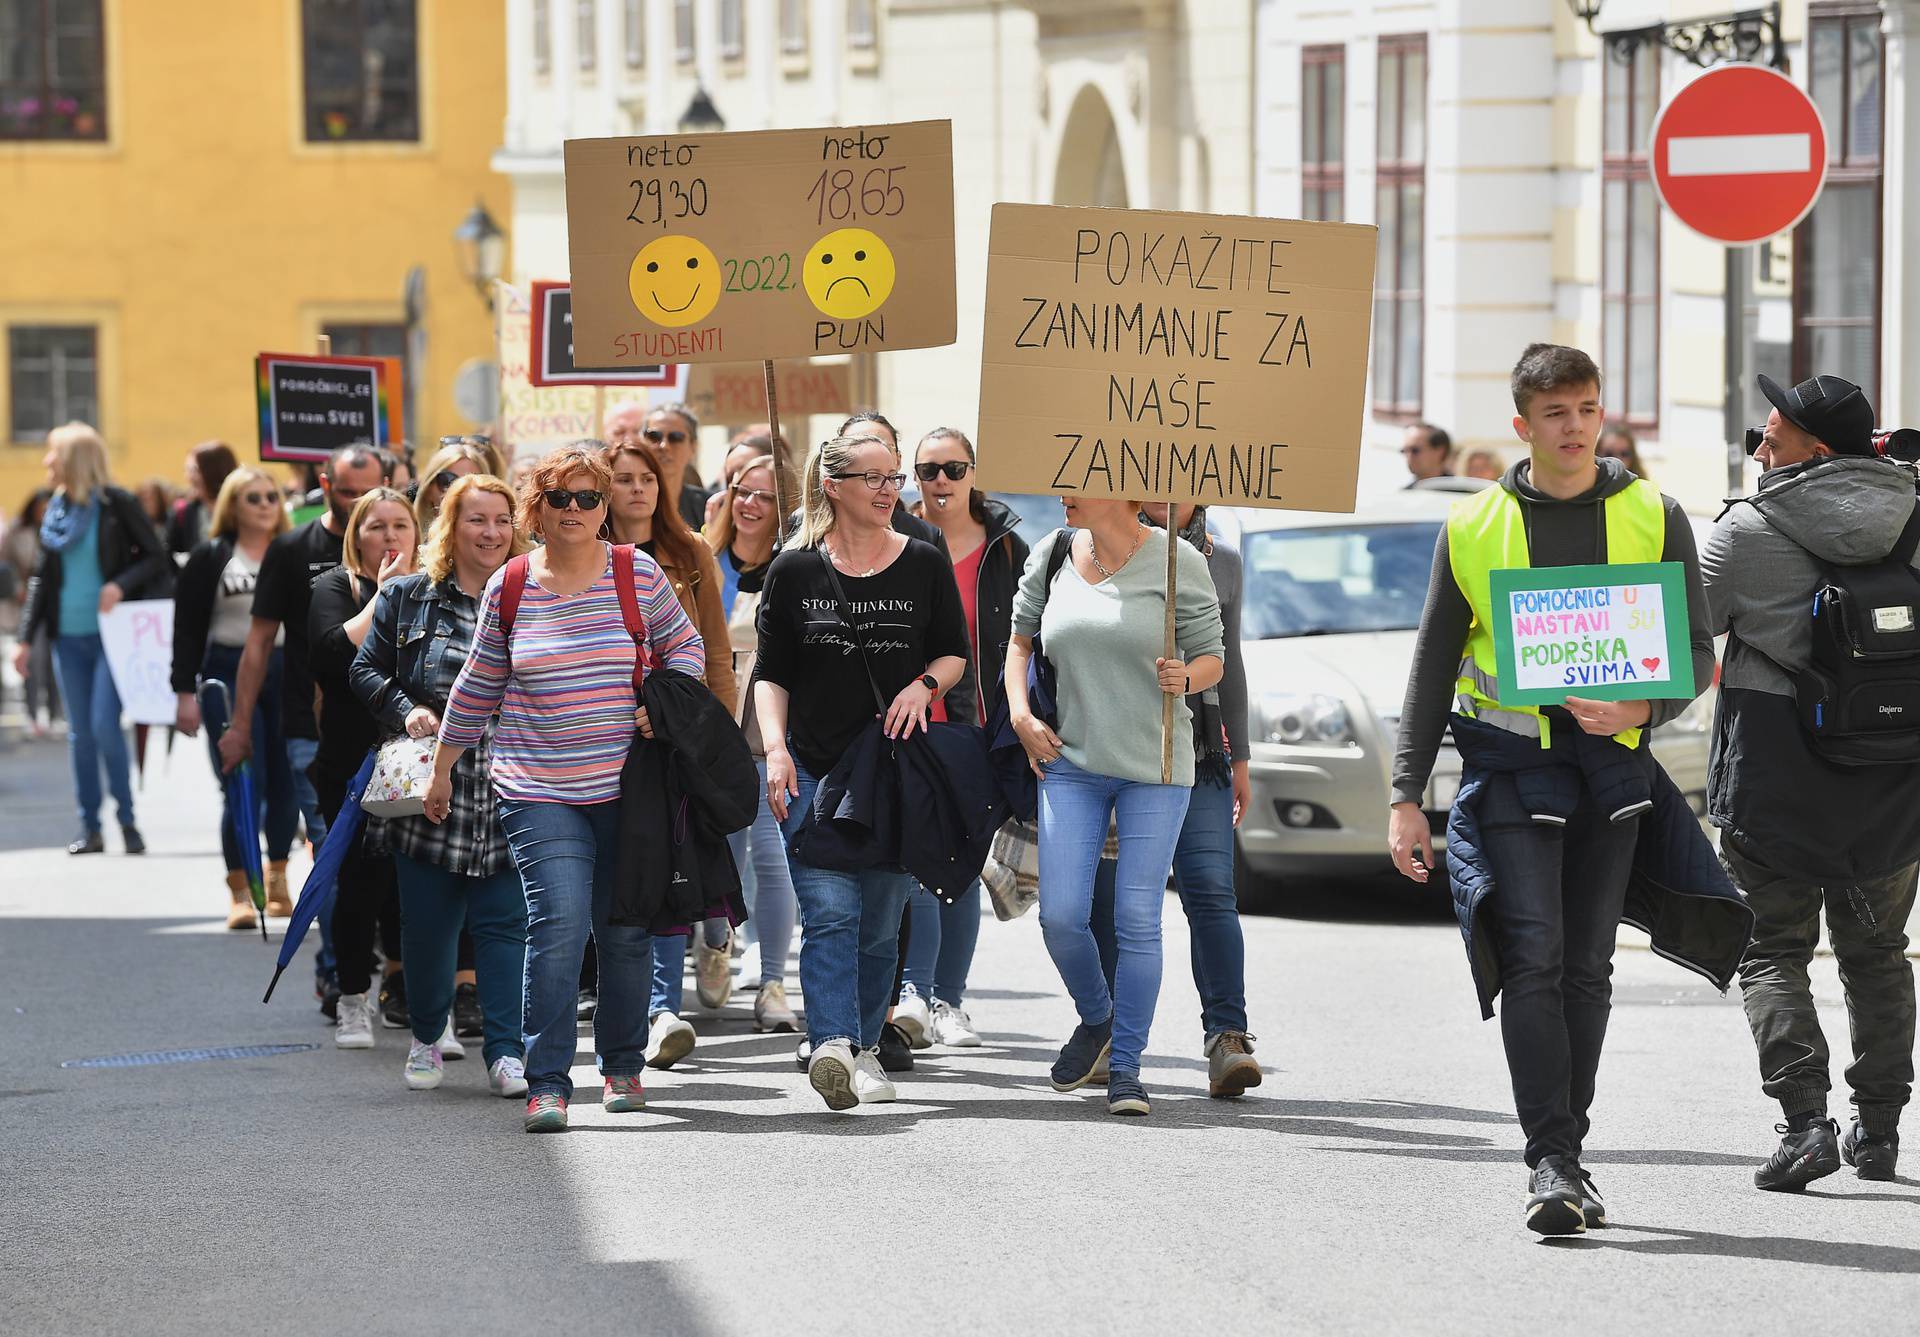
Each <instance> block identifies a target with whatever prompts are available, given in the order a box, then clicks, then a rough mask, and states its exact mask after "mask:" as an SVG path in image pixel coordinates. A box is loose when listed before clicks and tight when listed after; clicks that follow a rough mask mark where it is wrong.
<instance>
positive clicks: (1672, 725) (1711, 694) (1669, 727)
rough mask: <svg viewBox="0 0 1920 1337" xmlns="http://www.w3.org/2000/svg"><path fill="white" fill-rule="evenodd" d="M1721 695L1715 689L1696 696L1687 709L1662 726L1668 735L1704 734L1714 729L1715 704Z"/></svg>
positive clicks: (1709, 689)
mask: <svg viewBox="0 0 1920 1337" xmlns="http://www.w3.org/2000/svg"><path fill="white" fill-rule="evenodd" d="M1719 696H1720V693H1719V692H1717V691H1715V690H1714V689H1713V688H1708V689H1707V690H1706V691H1704V692H1702V693H1700V695H1699V696H1696V697H1695V698H1694V699H1693V701H1692V702H1691V703H1690V704H1689V705H1688V706H1687V708H1686V709H1685V710H1683V711H1681V712H1680V713H1679V714H1678V715H1675V716H1674V717H1673V718H1672V719H1670V720H1668V721H1667V722H1666V723H1665V724H1664V725H1662V726H1661V729H1662V731H1663V732H1666V733H1684V734H1703V733H1707V732H1709V731H1710V730H1711V729H1712V728H1713V707H1714V702H1715V701H1717V700H1718V699H1719Z"/></svg>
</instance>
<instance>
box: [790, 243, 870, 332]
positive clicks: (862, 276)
mask: <svg viewBox="0 0 1920 1337" xmlns="http://www.w3.org/2000/svg"><path fill="white" fill-rule="evenodd" d="M800 282H801V284H802V285H803V286H804V287H805V288H806V290H807V297H808V298H809V299H810V300H811V301H812V302H813V304H814V306H816V307H817V308H819V310H820V313H821V314H822V315H827V316H832V317H833V318H834V319H835V320H858V319H859V318H860V317H861V316H864V315H867V314H869V313H870V312H873V311H876V310H878V309H879V307H880V304H881V303H882V302H884V301H886V300H887V296H888V294H890V293H891V292H892V291H893V252H892V251H890V250H888V249H887V244H886V243H885V242H884V241H881V240H880V238H878V237H876V236H874V235H873V233H871V232H869V231H867V230H866V229H865V228H863V227H843V228H841V229H840V230H839V231H837V232H829V233H828V234H827V235H826V236H824V237H822V238H820V240H819V241H816V242H815V243H814V244H813V249H812V250H810V251H808V252H807V258H806V261H805V263H803V264H802V265H801V266H800Z"/></svg>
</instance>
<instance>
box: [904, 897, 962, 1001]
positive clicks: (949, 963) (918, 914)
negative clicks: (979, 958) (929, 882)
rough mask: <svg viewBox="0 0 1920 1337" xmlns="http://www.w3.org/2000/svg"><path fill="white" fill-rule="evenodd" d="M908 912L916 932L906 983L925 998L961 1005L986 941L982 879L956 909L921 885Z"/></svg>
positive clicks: (910, 939) (911, 936)
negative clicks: (976, 950) (980, 945)
mask: <svg viewBox="0 0 1920 1337" xmlns="http://www.w3.org/2000/svg"><path fill="white" fill-rule="evenodd" d="M907 913H908V914H909V915H910V916H912V919H913V931H912V932H911V933H909V934H908V935H907V968H906V976H905V979H904V983H906V984H911V985H912V986H913V987H914V989H915V990H916V991H917V992H918V993H919V994H920V996H921V997H922V998H925V999H928V1000H932V999H935V998H937V999H939V1000H940V1001H941V1002H943V1003H947V1004H949V1005H951V1006H953V1007H959V1006H960V1004H961V1001H962V1000H963V999H964V997H965V996H966V992H967V972H968V971H969V970H970V969H972V968H973V949H974V945H975V944H976V943H978V942H979V941H980V879H979V878H975V879H974V880H973V882H972V884H971V885H969V886H968V887H967V889H966V890H965V891H963V892H961V893H960V897H959V899H958V900H956V901H954V903H953V904H952V905H948V904H947V903H946V902H944V901H942V900H941V899H940V898H939V897H938V896H935V895H934V894H933V893H932V892H930V891H928V890H927V889H926V888H925V887H915V888H914V889H913V898H912V899H911V900H909V901H908V902H907Z"/></svg>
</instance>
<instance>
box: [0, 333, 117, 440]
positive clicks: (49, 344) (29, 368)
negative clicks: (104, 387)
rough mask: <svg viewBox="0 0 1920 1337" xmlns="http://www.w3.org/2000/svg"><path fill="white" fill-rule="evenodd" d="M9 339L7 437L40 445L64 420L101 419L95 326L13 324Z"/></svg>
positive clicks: (97, 422) (83, 420) (97, 335)
mask: <svg viewBox="0 0 1920 1337" xmlns="http://www.w3.org/2000/svg"><path fill="white" fill-rule="evenodd" d="M6 336H7V403H8V405H9V409H8V415H7V416H8V418H9V419H10V421H9V423H8V433H9V437H10V439H11V440H12V441H13V442H14V444H16V445H21V444H25V445H35V446H37V445H40V444H41V443H42V442H44V441H45V440H46V436H47V433H48V432H50V431H52V430H53V429H54V428H55V427H58V426H59V425H60V424H61V423H63V422H90V423H93V424H95V425H96V426H97V425H98V424H99V420H100V384H99V377H100V372H99V354H98V351H97V350H98V345H99V331H98V330H96V329H95V328H94V327H93V326H92V325H13V326H10V327H8V329H7V331H6Z"/></svg>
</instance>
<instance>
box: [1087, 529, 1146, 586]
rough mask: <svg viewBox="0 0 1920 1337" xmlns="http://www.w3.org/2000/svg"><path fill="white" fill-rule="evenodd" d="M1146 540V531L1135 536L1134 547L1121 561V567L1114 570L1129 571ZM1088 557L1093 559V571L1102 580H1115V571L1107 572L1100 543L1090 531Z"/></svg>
mask: <svg viewBox="0 0 1920 1337" xmlns="http://www.w3.org/2000/svg"><path fill="white" fill-rule="evenodd" d="M1145 538H1146V533H1145V531H1141V532H1140V533H1137V534H1135V535H1134V538H1133V546H1132V547H1131V548H1128V549H1127V555H1126V557H1125V558H1123V559H1122V560H1121V562H1120V565H1119V566H1116V567H1115V568H1113V571H1124V570H1126V569H1127V563H1128V562H1131V561H1132V560H1133V555H1134V554H1135V553H1137V552H1139V551H1140V544H1141V543H1142V542H1143V541H1144V540H1145ZM1087 556H1088V557H1090V558H1092V559H1093V569H1094V570H1096V571H1098V572H1099V573H1100V576H1101V579H1103V580H1112V579H1113V571H1109V570H1107V567H1106V563H1104V562H1102V561H1101V560H1100V542H1099V540H1098V539H1096V538H1094V536H1093V534H1092V532H1091V531H1089V532H1088V534H1087Z"/></svg>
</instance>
